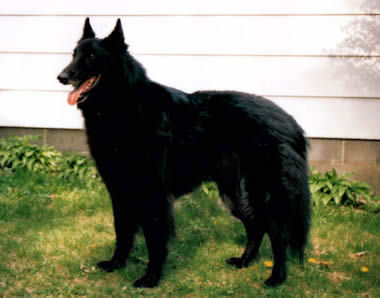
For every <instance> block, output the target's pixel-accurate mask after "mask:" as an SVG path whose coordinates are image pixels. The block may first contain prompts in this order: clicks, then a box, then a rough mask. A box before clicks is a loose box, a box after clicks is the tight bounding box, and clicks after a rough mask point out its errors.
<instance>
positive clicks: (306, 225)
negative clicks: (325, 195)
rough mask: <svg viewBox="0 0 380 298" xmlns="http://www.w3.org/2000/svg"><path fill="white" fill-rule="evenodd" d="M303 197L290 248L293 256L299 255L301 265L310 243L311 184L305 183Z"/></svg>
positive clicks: (298, 209)
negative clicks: (307, 245)
mask: <svg viewBox="0 0 380 298" xmlns="http://www.w3.org/2000/svg"><path fill="white" fill-rule="evenodd" d="M304 188H305V189H304V191H303V196H302V197H301V198H300V200H299V201H298V202H297V203H298V204H297V208H296V214H295V218H294V221H293V224H294V225H293V227H292V235H291V237H290V241H289V246H290V251H291V253H292V254H298V256H299V260H300V263H301V264H302V263H303V259H304V250H305V246H306V244H307V242H308V238H309V231H310V225H311V203H310V191H309V184H308V183H305V186H304Z"/></svg>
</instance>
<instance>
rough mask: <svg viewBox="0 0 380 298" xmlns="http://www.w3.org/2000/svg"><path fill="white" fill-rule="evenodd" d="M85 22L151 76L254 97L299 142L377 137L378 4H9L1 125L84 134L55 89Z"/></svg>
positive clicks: (252, 0) (4, 13)
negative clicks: (296, 125) (293, 129)
mask: <svg viewBox="0 0 380 298" xmlns="http://www.w3.org/2000/svg"><path fill="white" fill-rule="evenodd" d="M86 16H90V17H91V23H92V25H93V27H94V30H95V32H97V33H98V35H99V36H100V37H102V36H105V35H107V34H108V33H109V32H110V31H111V30H112V28H113V26H114V23H115V21H116V18H117V17H120V18H121V20H122V23H123V27H124V33H125V37H126V42H127V43H128V44H130V51H131V52H132V53H133V54H134V55H135V57H136V58H137V59H138V60H139V61H141V62H142V63H143V64H144V65H145V67H146V69H147V71H148V74H149V76H150V77H151V78H152V79H154V80H157V81H159V82H161V83H164V84H167V85H170V86H173V87H176V88H181V89H184V90H185V91H188V92H191V91H195V90H198V89H218V90H227V89H236V90H241V91H246V92H251V93H256V94H259V95H264V96H266V97H268V98H270V99H272V100H274V101H275V102H277V103H278V104H279V105H281V106H282V107H284V108H285V109H286V110H287V111H288V112H289V113H290V114H292V115H293V116H294V117H295V118H296V119H297V120H298V121H299V122H300V124H301V125H302V126H303V127H304V128H305V130H306V133H307V135H308V136H309V137H320V138H344V139H377V140H379V139H380V117H379V116H378V115H379V114H380V1H376V0H319V1H311V0H292V1H283V0H266V1H262V0H234V1H230V0H189V1H178V0H161V1H157V0H129V1H124V0H114V1H88V0H82V1H73V0H65V1H48V0H45V1H43V0H38V1H27V0H23V1H20V0H18V1H16V0H12V1H11V0H2V2H1V5H0V126H10V127H48V128H82V125H83V124H82V119H81V116H80V114H79V112H78V111H77V110H76V109H75V108H73V107H70V106H68V105H67V104H66V96H67V91H68V88H66V87H64V86H61V85H60V84H58V82H57V81H56V76H57V74H58V73H59V71H60V70H61V69H62V68H63V67H64V66H65V65H66V64H67V63H68V62H69V61H70V58H71V51H72V49H73V47H74V46H75V43H76V41H77V40H78V38H79V37H80V35H81V32H82V26H83V22H84V19H85V17H86Z"/></svg>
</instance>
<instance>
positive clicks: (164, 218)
mask: <svg viewBox="0 0 380 298" xmlns="http://www.w3.org/2000/svg"><path fill="white" fill-rule="evenodd" d="M152 202H153V203H152ZM144 212H146V216H145V218H144V220H143V222H142V229H143V232H144V237H145V242H146V246H147V248H148V254H149V263H148V267H147V270H146V272H145V274H144V275H143V276H142V277H141V278H139V279H138V280H136V281H135V282H134V284H133V285H134V286H135V287H155V286H156V285H157V284H158V282H159V281H160V278H161V273H162V267H163V265H164V263H165V260H166V256H167V254H168V248H167V246H168V241H169V237H170V235H172V233H173V218H172V214H171V202H170V200H168V197H167V196H166V195H165V194H164V193H160V194H156V195H154V198H153V199H152V200H150V205H147V206H146V210H144Z"/></svg>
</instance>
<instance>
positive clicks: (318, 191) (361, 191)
mask: <svg viewBox="0 0 380 298" xmlns="http://www.w3.org/2000/svg"><path fill="white" fill-rule="evenodd" d="M349 177H351V174H350V173H349V174H342V175H340V174H338V173H337V172H336V170H335V169H333V170H331V171H328V172H326V173H324V174H322V173H319V172H318V171H316V170H315V169H312V170H311V175H310V177H309V184H310V191H311V194H312V200H313V204H314V205H316V206H318V205H327V204H329V203H333V204H336V205H350V206H354V207H358V206H361V205H363V204H365V205H366V204H372V203H374V202H375V200H376V199H377V198H376V196H375V194H374V193H373V192H372V190H371V186H369V185H368V184H366V183H364V182H360V181H354V180H351V179H348V178H349Z"/></svg>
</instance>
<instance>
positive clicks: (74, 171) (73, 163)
mask: <svg viewBox="0 0 380 298" xmlns="http://www.w3.org/2000/svg"><path fill="white" fill-rule="evenodd" d="M58 176H59V177H60V178H63V179H70V178H73V177H78V178H80V179H84V178H97V177H98V172H97V170H96V167H95V164H94V162H93V160H91V159H89V158H87V157H85V156H81V155H78V154H73V153H65V154H64V155H63V156H62V159H61V163H60V171H59V173H58Z"/></svg>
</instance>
